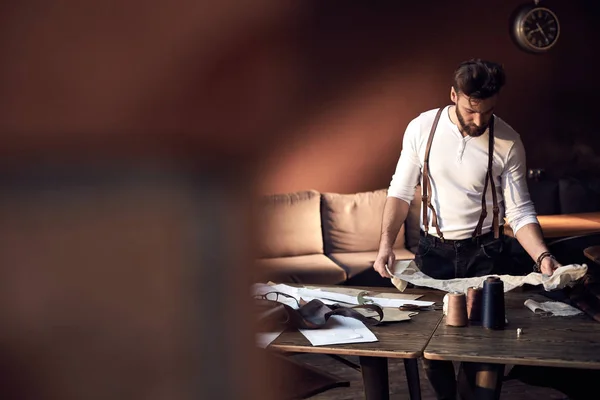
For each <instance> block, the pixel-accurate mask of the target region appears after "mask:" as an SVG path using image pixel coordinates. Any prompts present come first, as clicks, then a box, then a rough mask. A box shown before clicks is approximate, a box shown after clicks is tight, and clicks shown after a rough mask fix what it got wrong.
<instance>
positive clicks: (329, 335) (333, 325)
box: [298, 315, 378, 346]
mask: <svg viewBox="0 0 600 400" xmlns="http://www.w3.org/2000/svg"><path fill="white" fill-rule="evenodd" d="M298 330H299V331H300V333H302V334H303V335H304V336H305V337H306V338H307V339H308V341H309V342H310V343H311V344H312V345H313V346H325V345H330V344H347V343H369V342H377V340H378V339H377V337H376V336H375V335H374V334H373V332H371V331H370V330H369V328H367V327H366V326H365V324H363V323H362V322H360V321H359V320H357V319H354V318H348V317H342V316H340V315H334V316H332V317H331V318H329V320H327V325H326V326H325V327H324V328H321V329H298Z"/></svg>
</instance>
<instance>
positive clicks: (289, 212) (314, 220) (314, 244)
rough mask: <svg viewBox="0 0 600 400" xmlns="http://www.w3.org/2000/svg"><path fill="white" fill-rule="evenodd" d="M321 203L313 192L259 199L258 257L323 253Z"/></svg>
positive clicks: (317, 195) (315, 192)
mask: <svg viewBox="0 0 600 400" xmlns="http://www.w3.org/2000/svg"><path fill="white" fill-rule="evenodd" d="M320 203H321V198H320V194H319V192H317V191H314V190H306V191H301V192H296V193H286V194H274V195H268V196H262V199H261V202H260V204H259V209H258V213H257V216H258V220H257V223H258V229H259V230H260V232H259V240H260V242H259V243H258V246H259V256H260V257H264V258H270V257H288V256H299V255H306V254H322V253H323V236H322V233H321V213H320Z"/></svg>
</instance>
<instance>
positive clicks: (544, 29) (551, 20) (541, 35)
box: [518, 7, 560, 51]
mask: <svg viewBox="0 0 600 400" xmlns="http://www.w3.org/2000/svg"><path fill="white" fill-rule="evenodd" d="M519 28H520V29H519V31H520V32H518V35H519V36H520V39H521V40H520V41H521V42H522V43H523V44H524V45H526V46H527V47H529V48H530V49H531V50H533V51H545V50H548V49H549V48H550V47H552V46H554V44H555V43H556V40H557V39H558V35H559V33H560V26H559V23H558V18H557V17H556V15H555V14H554V13H553V12H552V11H550V10H549V9H547V8H544V7H536V8H533V9H532V10H529V11H528V12H527V13H526V14H524V15H523V17H522V19H521V21H520V27H519Z"/></svg>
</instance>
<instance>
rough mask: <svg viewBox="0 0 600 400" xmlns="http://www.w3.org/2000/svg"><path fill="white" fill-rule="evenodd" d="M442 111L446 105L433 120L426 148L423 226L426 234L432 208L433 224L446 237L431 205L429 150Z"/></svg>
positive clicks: (441, 237) (442, 236) (423, 184)
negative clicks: (428, 212) (428, 214)
mask: <svg viewBox="0 0 600 400" xmlns="http://www.w3.org/2000/svg"><path fill="white" fill-rule="evenodd" d="M442 111H444V107H441V108H440V109H439V110H438V112H437V114H436V115H435V119H434V120H433V125H432V126H431V132H429V139H428V140H427V147H426V148H425V160H424V162H423V183H422V185H421V189H422V192H423V196H422V201H423V206H422V207H421V208H422V209H423V226H424V227H425V234H426V235H427V233H428V232H429V222H428V221H427V210H428V209H429V210H431V216H432V217H431V224H432V225H433V226H435V229H436V231H437V234H438V236H439V237H440V239H444V235H443V234H442V232H441V231H440V228H439V226H438V223H437V214H436V213H435V209H434V208H433V206H432V205H431V196H430V194H429V193H431V182H429V152H430V151H431V143H433V136H434V135H435V130H436V128H437V125H438V122H439V121H440V117H441V116H442Z"/></svg>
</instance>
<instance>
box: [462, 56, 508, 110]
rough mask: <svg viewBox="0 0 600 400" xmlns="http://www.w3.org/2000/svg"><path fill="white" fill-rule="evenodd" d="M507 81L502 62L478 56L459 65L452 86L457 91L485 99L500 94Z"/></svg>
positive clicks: (474, 97) (470, 96) (471, 96)
mask: <svg viewBox="0 0 600 400" xmlns="http://www.w3.org/2000/svg"><path fill="white" fill-rule="evenodd" d="M505 81H506V76H505V75H504V68H502V66H501V65H500V64H497V63H494V62H491V61H484V60H480V59H478V58H477V59H472V60H469V61H465V62H463V63H461V64H460V65H459V66H458V68H457V69H456V71H454V83H453V85H452V86H453V87H454V90H455V91H456V93H463V94H464V95H465V96H467V97H469V98H473V99H478V100H483V99H487V98H489V97H492V96H494V95H495V94H498V92H500V89H501V88H502V86H504V83H505Z"/></svg>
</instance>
